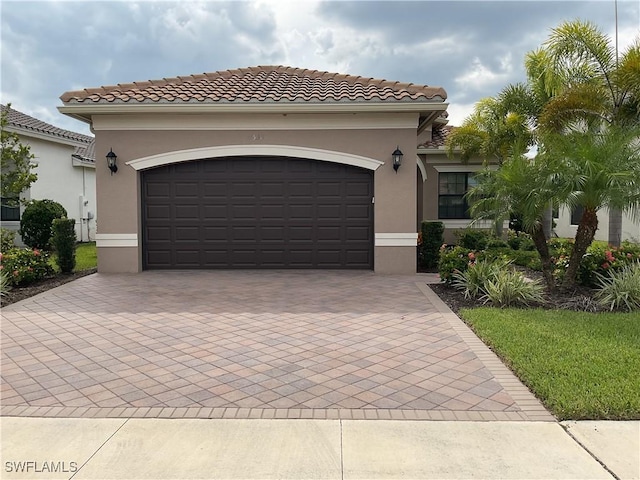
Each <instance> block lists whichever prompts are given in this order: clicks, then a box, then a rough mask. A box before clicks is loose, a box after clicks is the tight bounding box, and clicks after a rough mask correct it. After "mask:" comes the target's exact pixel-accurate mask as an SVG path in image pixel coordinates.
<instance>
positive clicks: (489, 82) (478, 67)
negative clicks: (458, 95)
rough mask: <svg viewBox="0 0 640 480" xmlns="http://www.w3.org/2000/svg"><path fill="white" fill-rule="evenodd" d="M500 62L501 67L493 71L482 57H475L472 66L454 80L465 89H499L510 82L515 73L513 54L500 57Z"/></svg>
mask: <svg viewBox="0 0 640 480" xmlns="http://www.w3.org/2000/svg"><path fill="white" fill-rule="evenodd" d="M498 62H499V64H500V68H499V69H498V70H496V71H492V70H491V69H490V68H489V67H487V66H486V65H484V64H483V63H482V61H481V60H480V58H478V57H475V58H474V59H473V61H472V63H471V67H470V68H469V69H468V70H466V71H465V72H463V73H462V74H461V75H458V76H457V77H456V78H455V79H454V81H455V83H456V84H457V85H458V86H459V87H460V88H461V89H463V90H465V91H467V90H472V91H483V90H485V91H486V90H489V89H491V88H495V89H496V90H499V89H500V88H501V87H503V86H504V85H506V84H507V83H508V82H509V78H510V77H511V75H512V73H513V64H512V62H511V54H507V55H505V56H503V57H501V58H499V59H498Z"/></svg>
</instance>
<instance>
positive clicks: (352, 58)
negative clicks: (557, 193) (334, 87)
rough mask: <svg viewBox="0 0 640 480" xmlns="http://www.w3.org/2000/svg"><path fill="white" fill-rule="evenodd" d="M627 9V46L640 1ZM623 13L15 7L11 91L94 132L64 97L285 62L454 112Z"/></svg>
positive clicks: (7, 57)
mask: <svg viewBox="0 0 640 480" xmlns="http://www.w3.org/2000/svg"><path fill="white" fill-rule="evenodd" d="M618 10H619V32H620V44H621V49H622V48H623V46H624V45H628V44H629V43H630V41H631V40H630V39H632V38H633V37H634V36H635V34H636V33H637V32H638V25H640V5H639V4H638V2H637V1H632V0H630V1H627V0H619V1H618ZM613 13H614V12H613V2H611V1H606V2H604V1H542V2H535V1H499V2H492V1H420V2H415V1H409V2H402V1H376V2H363V1H316V0H306V1H295V2H294V1H286V0H257V1H230V2H222V1H200V2H197V1H181V2H168V1H137V2H136V1H110V2H93V1H92V2H89V1H86V2H67V1H59V2H53V1H40V2H18V1H15V2H14V1H10V2H6V1H5V2H3V3H2V17H1V18H0V22H1V24H2V25H1V26H2V29H1V32H0V35H1V38H0V40H1V42H0V43H1V47H0V48H1V50H0V62H1V64H0V68H1V72H2V73H1V77H0V79H1V86H0V94H1V95H2V101H3V102H6V101H12V102H14V106H15V107H16V108H18V109H19V110H22V111H24V112H25V113H30V114H36V113H37V114H38V115H42V116H44V117H46V118H43V120H46V121H50V122H51V123H54V124H56V125H60V126H61V127H63V128H69V129H71V130H79V131H83V132H85V133H86V132H88V128H87V127H86V126H84V125H83V124H81V123H79V122H78V121H76V120H73V119H70V118H69V117H66V116H63V115H60V114H58V113H57V111H56V106H58V105H60V101H59V100H58V97H59V95H61V94H62V93H63V92H65V91H67V90H75V89H79V88H85V87H95V86H100V85H111V84H115V83H127V82H131V81H137V80H147V79H155V78H163V77H173V76H177V75H188V74H192V73H201V72H210V71H215V70H223V69H229V68H238V67H246V66H253V65H266V64H284V65H290V66H294V67H302V68H310V69H318V70H328V71H335V72H340V73H349V74H353V75H361V76H365V77H375V78H386V79H388V80H399V81H404V82H413V83H418V84H428V85H434V86H441V87H443V88H445V90H446V91H447V92H448V94H449V102H450V105H451V106H450V107H449V109H450V112H452V113H453V112H456V111H465V109H467V110H468V106H469V105H473V102H475V101H477V100H479V99H480V98H482V97H486V96H488V95H495V94H496V93H497V92H498V91H499V90H500V89H501V88H502V87H503V86H504V85H505V84H507V83H510V82H515V81H520V80H523V79H524V68H523V59H524V55H525V53H526V52H528V51H530V50H532V49H534V48H536V47H538V46H539V45H540V44H541V42H542V41H544V39H545V38H546V37H547V35H548V33H549V31H550V29H551V28H553V27H555V26H557V25H558V24H559V23H560V22H561V21H563V20H572V19H575V18H582V19H587V20H592V21H594V22H595V23H597V24H598V25H599V26H601V28H602V30H603V31H605V32H607V33H610V34H612V33H613V32H614V14H613ZM456 115H457V114H455V113H453V114H451V115H450V118H451V119H452V121H451V122H450V123H453V124H455V123H456V122H454V121H453V119H454V118H456Z"/></svg>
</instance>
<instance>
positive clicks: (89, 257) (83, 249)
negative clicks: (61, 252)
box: [49, 242, 98, 272]
mask: <svg viewBox="0 0 640 480" xmlns="http://www.w3.org/2000/svg"><path fill="white" fill-rule="evenodd" d="M49 263H50V264H51V265H52V266H53V268H54V269H55V271H56V272H59V271H60V269H59V268H58V264H57V263H56V255H55V253H54V254H52V255H51V257H50V258H49ZM97 266H98V255H97V253H96V242H86V243H78V245H77V247H76V268H75V269H74V272H82V271H84V270H90V269H92V268H96V267H97Z"/></svg>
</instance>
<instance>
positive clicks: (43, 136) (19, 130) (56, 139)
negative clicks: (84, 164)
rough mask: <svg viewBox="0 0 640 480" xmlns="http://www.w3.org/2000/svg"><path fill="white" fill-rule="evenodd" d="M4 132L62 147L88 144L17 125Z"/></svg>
mask: <svg viewBox="0 0 640 480" xmlns="http://www.w3.org/2000/svg"><path fill="white" fill-rule="evenodd" d="M5 128H6V130H7V131H8V132H13V133H15V134H17V135H22V136H24V137H30V138H37V139H39V140H46V141H48V142H53V143H60V144H62V145H71V146H74V147H77V146H83V145H87V144H88V143H89V142H84V141H82V140H75V139H72V138H66V137H62V136H60V135H56V134H54V133H48V132H41V131H38V130H33V129H31V128H25V127H22V126H19V125H7V126H6V127H5Z"/></svg>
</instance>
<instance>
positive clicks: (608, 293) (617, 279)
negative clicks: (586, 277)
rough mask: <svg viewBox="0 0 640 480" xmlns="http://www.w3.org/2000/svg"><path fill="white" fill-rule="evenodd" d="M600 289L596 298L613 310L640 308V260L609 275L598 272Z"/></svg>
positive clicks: (602, 304) (605, 306)
mask: <svg viewBox="0 0 640 480" xmlns="http://www.w3.org/2000/svg"><path fill="white" fill-rule="evenodd" d="M596 275H597V277H598V284H599V287H600V290H598V292H596V295H595V298H596V300H597V301H598V303H599V304H600V305H601V306H603V307H604V308H607V309H609V310H611V311H613V310H626V311H629V312H631V311H633V310H640V261H636V262H633V263H631V264H629V265H626V266H625V267H624V268H622V269H621V270H619V271H616V272H611V273H610V274H609V275H608V276H605V275H602V274H596Z"/></svg>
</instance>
